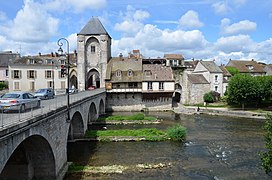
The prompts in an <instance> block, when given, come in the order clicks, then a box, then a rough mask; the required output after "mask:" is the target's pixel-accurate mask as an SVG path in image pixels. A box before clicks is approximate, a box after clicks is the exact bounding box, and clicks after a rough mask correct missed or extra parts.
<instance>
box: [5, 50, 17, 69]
mask: <svg viewBox="0 0 272 180" xmlns="http://www.w3.org/2000/svg"><path fill="white" fill-rule="evenodd" d="M19 57H20V54H19V53H12V52H11V51H8V52H0V67H8V64H9V62H12V61H14V60H15V59H16V58H19Z"/></svg>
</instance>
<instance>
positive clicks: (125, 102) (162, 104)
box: [106, 93, 172, 111]
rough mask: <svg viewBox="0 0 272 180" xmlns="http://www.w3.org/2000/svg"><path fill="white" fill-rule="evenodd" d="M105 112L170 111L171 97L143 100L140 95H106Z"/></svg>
mask: <svg viewBox="0 0 272 180" xmlns="http://www.w3.org/2000/svg"><path fill="white" fill-rule="evenodd" d="M106 102H107V103H106V110H107V111H141V110H149V111H157V110H171V109H172V97H168V98H167V97H165V98H159V99H150V100H143V97H142V94H141V93H126V94H124V93H119V94H117V93H111V94H109V93H108V94H107V101H106Z"/></svg>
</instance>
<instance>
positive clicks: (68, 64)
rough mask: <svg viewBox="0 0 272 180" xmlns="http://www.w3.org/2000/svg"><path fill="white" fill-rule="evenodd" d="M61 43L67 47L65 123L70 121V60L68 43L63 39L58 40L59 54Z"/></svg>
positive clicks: (61, 50)
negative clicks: (66, 114)
mask: <svg viewBox="0 0 272 180" xmlns="http://www.w3.org/2000/svg"><path fill="white" fill-rule="evenodd" d="M63 41H65V42H66V46H67V56H66V57H67V63H65V64H66V68H67V89H66V94H67V112H68V117H67V121H70V113H69V110H70V94H69V88H70V73H69V69H70V59H69V41H68V40H67V39H65V38H60V39H59V40H58V46H59V50H58V52H59V54H60V55H62V54H63V49H62V46H63Z"/></svg>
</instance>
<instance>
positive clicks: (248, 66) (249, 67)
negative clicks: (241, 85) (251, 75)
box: [246, 65, 254, 70]
mask: <svg viewBox="0 0 272 180" xmlns="http://www.w3.org/2000/svg"><path fill="white" fill-rule="evenodd" d="M246 67H247V68H248V69H249V70H253V68H254V67H253V66H252V65H246Z"/></svg>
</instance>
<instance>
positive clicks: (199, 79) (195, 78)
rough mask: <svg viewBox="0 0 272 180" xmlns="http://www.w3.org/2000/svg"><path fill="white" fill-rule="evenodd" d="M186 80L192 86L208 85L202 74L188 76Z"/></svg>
mask: <svg viewBox="0 0 272 180" xmlns="http://www.w3.org/2000/svg"><path fill="white" fill-rule="evenodd" d="M188 80H189V81H190V82H191V83H192V84H210V83H209V82H208V81H207V80H206V78H205V77H204V76H203V75H202V74H188Z"/></svg>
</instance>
